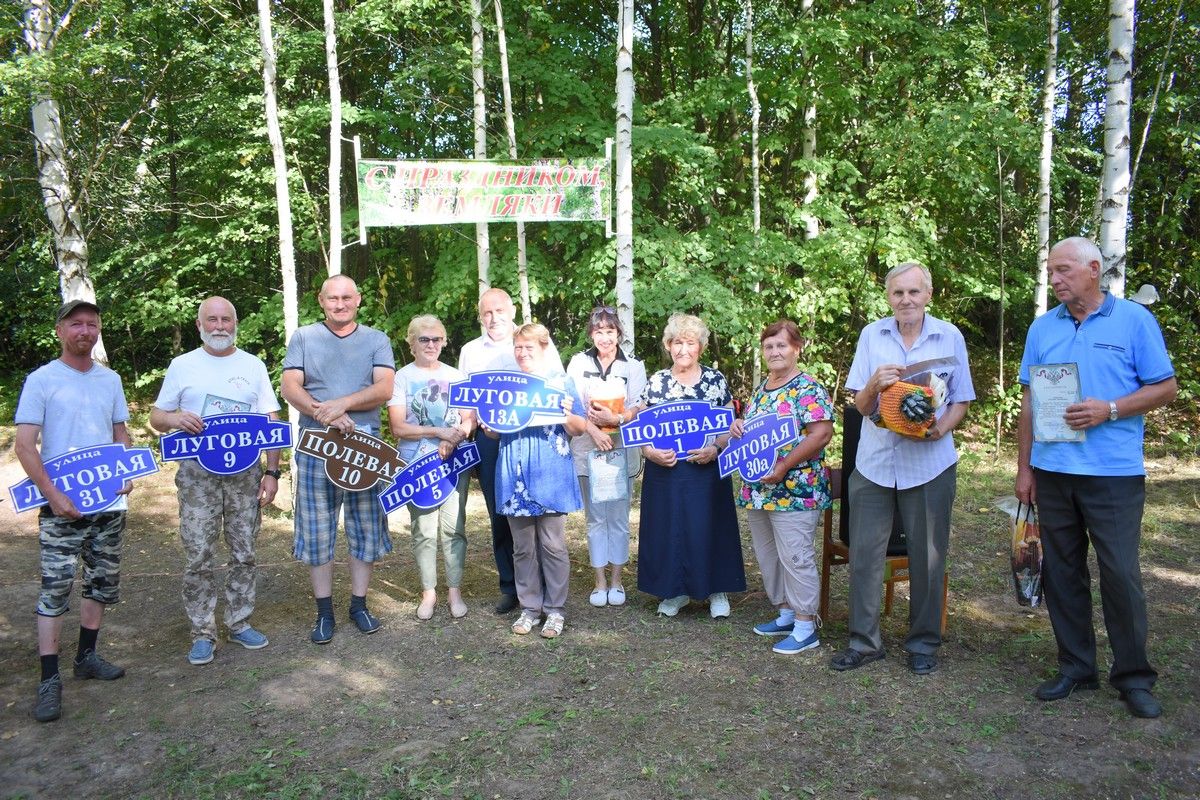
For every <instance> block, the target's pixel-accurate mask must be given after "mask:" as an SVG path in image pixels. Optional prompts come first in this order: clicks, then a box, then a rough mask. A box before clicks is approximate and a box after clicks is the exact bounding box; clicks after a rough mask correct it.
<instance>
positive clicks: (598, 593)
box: [588, 589, 608, 608]
mask: <svg viewBox="0 0 1200 800" xmlns="http://www.w3.org/2000/svg"><path fill="white" fill-rule="evenodd" d="M588 602H589V603H591V604H592V605H594V606H595V607H596V608H603V607H604V606H606V605H608V589H596V590H595V591H593V592H592V593H591V594H590V595H588Z"/></svg>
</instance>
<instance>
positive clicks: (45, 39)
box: [24, 0, 108, 364]
mask: <svg viewBox="0 0 1200 800" xmlns="http://www.w3.org/2000/svg"><path fill="white" fill-rule="evenodd" d="M68 22H69V15H68V16H65V17H63V18H62V19H61V20H60V21H58V22H57V23H56V22H55V21H54V19H53V17H52V11H51V9H50V7H49V4H48V3H47V2H45V0H27V2H26V4H25V30H24V35H25V43H26V44H27V45H28V46H29V52H30V53H33V54H35V55H42V56H46V55H48V54H49V53H50V52H51V51H52V50H53V48H54V37H55V35H56V34H57V32H58V31H61V30H62V28H63V27H65V26H66V25H67V24H68ZM31 116H32V124H33V140H34V145H35V147H36V148H37V161H38V185H39V186H40V187H41V190H42V204H43V206H44V207H45V209H46V219H47V221H48V222H49V223H50V230H51V232H52V233H53V235H54V257H55V260H56V261H57V262H58V264H57V266H58V284H59V291H60V292H61V294H62V299H63V302H64V303H67V302H70V301H71V300H87V301H88V302H89V303H95V302H96V288H95V286H94V285H93V284H92V278H91V275H89V274H88V245H87V238H86V237H85V236H84V233H83V222H82V215H81V214H80V212H79V205H78V204H77V203H76V201H75V194H74V191H73V190H72V189H71V171H70V167H69V165H68V163H67V144H66V136H65V134H64V131H63V124H62V116H61V114H60V111H59V107H58V101H57V100H55V99H54V97H52V96H51V95H50V93H49V91H48V90H47V91H46V92H44V93H41V94H39V95H38V96H37V97H36V98H35V99H34V102H33V107H32V109H31ZM92 358H94V359H95V360H96V361H99V362H100V363H101V364H107V363H108V353H107V352H106V351H105V349H104V339H103V337H102V336H101V337H99V338H97V339H96V346H95V347H94V348H92Z"/></svg>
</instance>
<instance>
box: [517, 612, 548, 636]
mask: <svg viewBox="0 0 1200 800" xmlns="http://www.w3.org/2000/svg"><path fill="white" fill-rule="evenodd" d="M541 618H542V615H541V614H538V613H535V612H533V611H522V612H521V616H519V617H517V621H516V622H514V623H513V624H512V632H513V633H515V634H516V635H517V636H526V635H528V633H529V632H530V631H532V630H533V628H534V626H535V625H537V624H538V621H539V620H540V619H541Z"/></svg>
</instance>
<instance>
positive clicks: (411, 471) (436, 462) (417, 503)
mask: <svg viewBox="0 0 1200 800" xmlns="http://www.w3.org/2000/svg"><path fill="white" fill-rule="evenodd" d="M478 463H479V448H478V447H477V446H476V445H475V443H474V442H463V443H462V444H460V445H459V446H458V447H457V448H455V450H454V452H453V453H451V454H450V458H448V459H445V460H443V459H442V457H441V455H440V454H439V453H438V451H436V450H434V451H432V452H429V453H426V454H425V455H423V456H421V457H420V458H417V459H415V460H414V461H413V462H412V463H411V464H409V465H408V466H407V467H405V468H404V469H402V470H400V473H399V474H398V475H397V476H396V481H395V482H394V483H393V484H392V485H391V486H389V487H388V488H387V489H385V490H383V491H382V492H380V494H379V504H380V505H381V506H383V513H385V514H390V513H392V512H393V511H395V510H396V509H398V508H401V507H402V506H404V505H406V504H408V503H412V505H413V506H414V507H415V508H419V509H421V510H423V511H428V510H429V509H434V508H437V507H438V506H440V505H442V503H444V502H446V498H447V497H449V495H450V493H451V492H453V491H454V489H455V487H456V486H457V485H458V479H459V476H460V475H462V473H464V472H467V471H468V470H470V469H471V468H473V467H474V466H475V465H476V464H478Z"/></svg>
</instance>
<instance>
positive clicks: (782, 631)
mask: <svg viewBox="0 0 1200 800" xmlns="http://www.w3.org/2000/svg"><path fill="white" fill-rule="evenodd" d="M795 628H796V623H794V622H789V623H788V624H787V625H780V624H779V622H778V618H776V619H773V620H771V621H770V622H764V623H763V624H761V625H755V626H754V632H755V633H757V634H758V635H759V636H790V635H791V633H792V631H793V630H795Z"/></svg>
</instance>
